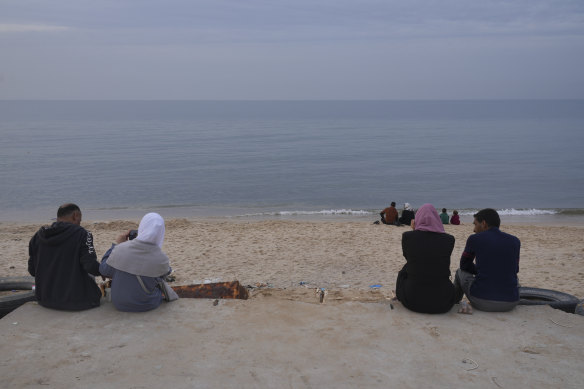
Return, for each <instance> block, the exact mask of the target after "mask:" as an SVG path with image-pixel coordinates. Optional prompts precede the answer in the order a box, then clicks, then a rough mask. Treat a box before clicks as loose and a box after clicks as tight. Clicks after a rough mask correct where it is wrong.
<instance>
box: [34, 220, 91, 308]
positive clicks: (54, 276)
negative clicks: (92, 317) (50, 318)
mask: <svg viewBox="0 0 584 389" xmlns="http://www.w3.org/2000/svg"><path fill="white" fill-rule="evenodd" d="M28 251H29V259H28V272H29V273H30V275H32V276H34V277H35V291H36V292H35V293H36V298H37V300H38V302H39V304H40V305H42V306H44V307H47V308H54V309H63V310H70V311H80V310H84V309H89V308H94V307H98V306H99V300H100V298H101V292H100V290H99V287H98V286H97V284H96V283H95V279H94V278H93V276H99V275H100V273H99V262H98V261H97V255H96V253H95V249H94V247H93V236H92V235H91V233H90V232H88V231H87V230H85V229H84V228H83V227H81V226H78V225H75V224H72V223H67V222H55V223H53V224H52V225H51V226H50V227H49V226H45V227H42V228H41V229H40V230H39V231H38V232H37V233H36V234H35V235H34V236H33V237H32V239H31V240H30V243H29V246H28Z"/></svg>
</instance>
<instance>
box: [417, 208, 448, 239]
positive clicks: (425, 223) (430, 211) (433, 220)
mask: <svg viewBox="0 0 584 389" xmlns="http://www.w3.org/2000/svg"><path fill="white" fill-rule="evenodd" d="M414 220H415V222H414V223H415V227H416V228H415V229H416V231H430V232H439V233H445V232H446V231H444V226H443V225H442V220H440V216H438V212H436V208H434V206H433V205H432V204H424V205H422V206H421V207H420V209H418V212H416V218H415V219H414Z"/></svg>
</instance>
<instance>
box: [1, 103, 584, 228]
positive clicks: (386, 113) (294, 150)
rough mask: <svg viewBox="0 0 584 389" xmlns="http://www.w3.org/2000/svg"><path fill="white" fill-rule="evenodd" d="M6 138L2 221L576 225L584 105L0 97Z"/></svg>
mask: <svg viewBox="0 0 584 389" xmlns="http://www.w3.org/2000/svg"><path fill="white" fill-rule="evenodd" d="M0 136H1V139H2V141H1V143H0V182H1V186H2V190H1V192H0V215H1V216H0V218H1V219H2V220H44V219H46V218H50V217H54V214H55V212H56V207H57V206H58V205H59V204H61V203H64V202H69V201H72V202H75V203H78V204H79V205H80V206H81V207H82V209H83V211H84V215H85V218H91V219H98V220H103V219H111V218H117V217H136V218H139V217H140V216H141V215H142V214H143V213H144V212H147V211H150V210H156V211H158V212H160V213H161V214H162V215H163V216H167V217H175V216H194V217H198V216H202V217H229V218H232V217H235V218H254V217H275V218H285V217H296V218H302V217H309V218H310V217H314V218H321V219H322V218H324V219H326V218H329V217H330V218H334V217H337V216H340V217H344V218H361V219H367V218H368V219H371V220H374V219H375V218H377V213H378V212H379V210H380V209H382V208H384V207H386V206H387V205H388V204H389V202H391V201H395V202H397V203H398V208H400V207H401V206H402V205H403V203H404V202H409V203H411V204H412V205H413V206H414V207H419V206H420V205H422V204H424V203H427V202H429V203H432V204H433V205H435V206H436V207H437V208H442V207H445V208H448V209H449V211H451V210H452V209H458V210H460V211H461V212H462V213H463V215H465V216H464V217H463V220H464V218H465V217H466V218H472V217H471V216H470V215H472V213H473V212H474V211H475V210H477V209H480V208H483V207H494V208H496V209H499V210H500V211H501V213H502V214H503V215H504V217H512V218H513V220H518V221H521V220H524V221H533V220H536V221H541V220H544V221H545V220H548V221H554V220H555V221H559V220H561V221H566V220H568V221H569V220H575V221H577V222H578V221H581V220H582V219H584V211H583V208H584V152H583V151H582V149H583V146H584V100H569V101H557V100H554V101H0ZM88 215H89V216H88ZM534 217H535V218H536V219H534Z"/></svg>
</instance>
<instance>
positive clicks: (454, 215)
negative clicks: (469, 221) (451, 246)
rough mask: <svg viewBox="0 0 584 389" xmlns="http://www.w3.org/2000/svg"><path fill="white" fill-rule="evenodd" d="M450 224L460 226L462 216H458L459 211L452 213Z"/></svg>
mask: <svg viewBox="0 0 584 389" xmlns="http://www.w3.org/2000/svg"><path fill="white" fill-rule="evenodd" d="M450 224H453V225H455V226H458V225H460V216H458V211H457V210H454V211H452V217H451V218H450Z"/></svg>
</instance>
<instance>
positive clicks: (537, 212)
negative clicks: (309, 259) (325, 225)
mask: <svg viewBox="0 0 584 389" xmlns="http://www.w3.org/2000/svg"><path fill="white" fill-rule="evenodd" d="M398 211H399V212H400V213H401V210H398ZM478 211H479V209H463V210H460V211H458V212H459V214H460V215H461V216H472V215H474V214H475V213H477V212H478ZM438 212H440V210H438ZM497 212H498V213H499V215H500V216H545V215H557V214H572V215H582V214H584V210H581V209H571V210H556V209H536V208H529V209H521V208H520V209H515V208H505V209H498V210H497ZM378 214H379V211H374V210H353V209H325V210H320V211H273V212H259V213H249V214H243V215H237V216H236V217H270V216H335V215H345V216H370V215H375V216H377V215H378ZM449 214H452V212H449Z"/></svg>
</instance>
